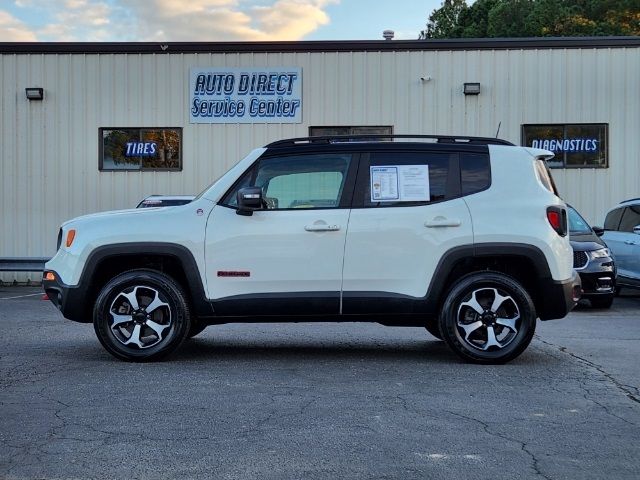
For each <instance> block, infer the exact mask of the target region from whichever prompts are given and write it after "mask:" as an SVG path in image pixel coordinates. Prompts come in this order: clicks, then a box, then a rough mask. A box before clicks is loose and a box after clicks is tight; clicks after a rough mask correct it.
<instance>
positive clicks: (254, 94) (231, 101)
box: [189, 67, 302, 123]
mask: <svg viewBox="0 0 640 480" xmlns="http://www.w3.org/2000/svg"><path fill="white" fill-rule="evenodd" d="M189 78H190V80H189V91H190V104H189V105H190V107H189V108H190V116H191V120H190V122H191V123H301V122H302V69H301V68H300V67H282V68H271V67H270V68H192V69H191V71H190V76H189Z"/></svg>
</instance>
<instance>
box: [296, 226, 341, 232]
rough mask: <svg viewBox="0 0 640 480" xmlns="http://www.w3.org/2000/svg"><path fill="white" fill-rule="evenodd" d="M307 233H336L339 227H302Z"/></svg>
mask: <svg viewBox="0 0 640 480" xmlns="http://www.w3.org/2000/svg"><path fill="white" fill-rule="evenodd" d="M304 229H305V230H306V231H307V232H337V231H338V230H340V225H326V224H318V225H307V226H305V227H304Z"/></svg>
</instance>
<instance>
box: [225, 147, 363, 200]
mask: <svg viewBox="0 0 640 480" xmlns="http://www.w3.org/2000/svg"><path fill="white" fill-rule="evenodd" d="M322 154H327V155H350V156H351V160H350V161H349V166H348V167H347V171H346V175H345V179H344V184H343V185H342V192H341V195H340V199H339V200H338V204H337V205H336V206H334V207H314V208H295V207H294V208H274V209H264V208H263V209H260V210H255V211H256V212H286V211H295V212H305V211H306V212H308V211H316V210H337V209H345V208H351V204H352V202H353V195H354V191H355V188H354V187H355V183H356V175H357V172H358V165H359V164H360V161H361V157H362V155H361V153H360V152H349V151H344V150H343V151H341V150H332V151H322V150H316V151H307V152H295V151H287V152H286V153H277V152H268V153H265V154H263V155H262V156H261V157H259V158H258V159H257V160H256V161H255V162H253V163H252V164H251V166H249V167H248V168H247V169H246V170H245V171H244V172H242V175H240V176H239V177H238V179H237V180H236V181H235V182H233V185H231V187H230V188H229V189H227V191H226V192H225V193H224V195H222V197H220V200H219V201H218V205H220V206H222V207H226V208H231V209H233V210H238V206H237V205H229V204H228V203H227V201H228V197H229V195H231V194H232V193H234V192H236V191H237V188H238V186H239V185H240V184H241V183H242V181H243V180H244V178H245V175H247V174H250V175H251V181H250V184H251V186H253V184H254V183H255V181H256V178H257V176H258V171H259V170H260V162H261V161H264V160H268V159H271V158H283V157H300V156H303V155H322Z"/></svg>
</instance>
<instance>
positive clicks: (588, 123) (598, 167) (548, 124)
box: [520, 122, 609, 170]
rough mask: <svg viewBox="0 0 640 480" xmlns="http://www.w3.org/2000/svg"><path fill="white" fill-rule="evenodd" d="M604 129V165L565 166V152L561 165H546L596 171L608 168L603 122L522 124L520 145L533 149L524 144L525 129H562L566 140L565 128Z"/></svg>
mask: <svg viewBox="0 0 640 480" xmlns="http://www.w3.org/2000/svg"><path fill="white" fill-rule="evenodd" d="M593 126H597V127H604V139H605V142H606V148H605V151H604V156H605V161H604V165H567V152H562V165H559V166H555V165H549V164H547V167H548V168H550V169H551V168H554V169H555V168H557V169H566V170H572V169H581V168H596V169H604V168H609V124H608V123H603V122H587V123H581V122H577V123H523V124H521V125H520V145H522V146H524V147H527V148H533V147H530V146H528V145H526V144H525V132H524V129H525V127H563V136H564V138H566V135H567V127H593ZM553 160H554V161H555V160H557V157H556V156H555V155H554V158H553Z"/></svg>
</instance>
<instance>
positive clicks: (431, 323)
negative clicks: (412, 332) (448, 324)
mask: <svg viewBox="0 0 640 480" xmlns="http://www.w3.org/2000/svg"><path fill="white" fill-rule="evenodd" d="M424 328H426V329H427V332H429V333H430V334H431V335H432V336H434V337H436V338H437V339H438V340H442V333H440V325H438V320H428V321H427V323H426V324H425V326H424Z"/></svg>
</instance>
